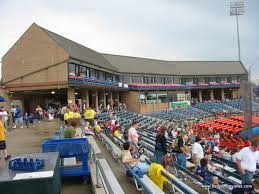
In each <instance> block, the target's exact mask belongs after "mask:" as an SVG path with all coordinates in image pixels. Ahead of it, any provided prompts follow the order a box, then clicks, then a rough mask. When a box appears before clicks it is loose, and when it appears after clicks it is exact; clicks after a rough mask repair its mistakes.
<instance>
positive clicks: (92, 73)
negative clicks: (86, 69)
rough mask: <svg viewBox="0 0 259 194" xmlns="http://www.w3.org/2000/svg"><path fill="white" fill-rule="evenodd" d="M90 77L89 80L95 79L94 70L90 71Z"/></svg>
mask: <svg viewBox="0 0 259 194" xmlns="http://www.w3.org/2000/svg"><path fill="white" fill-rule="evenodd" d="M90 77H91V78H96V73H95V70H94V69H90Z"/></svg>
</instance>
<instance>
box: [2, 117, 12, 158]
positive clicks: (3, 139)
mask: <svg viewBox="0 0 259 194" xmlns="http://www.w3.org/2000/svg"><path fill="white" fill-rule="evenodd" d="M3 123H4V115H3V114H2V113H0V150H3V152H4V157H5V160H8V159H9V158H11V155H8V154H7V149H6V141H5V133H6V134H9V133H8V132H7V131H6V129H5V128H4V124H3Z"/></svg>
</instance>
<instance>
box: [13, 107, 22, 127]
mask: <svg viewBox="0 0 259 194" xmlns="http://www.w3.org/2000/svg"><path fill="white" fill-rule="evenodd" d="M22 115H23V113H22V108H20V107H19V106H18V105H17V106H16V109H15V113H14V118H15V125H14V126H13V128H14V129H16V127H17V125H18V124H21V128H23V118H22Z"/></svg>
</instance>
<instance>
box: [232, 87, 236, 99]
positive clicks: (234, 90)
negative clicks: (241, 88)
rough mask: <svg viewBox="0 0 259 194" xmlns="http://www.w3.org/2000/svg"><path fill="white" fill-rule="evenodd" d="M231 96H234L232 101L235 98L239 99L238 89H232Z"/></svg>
mask: <svg viewBox="0 0 259 194" xmlns="http://www.w3.org/2000/svg"><path fill="white" fill-rule="evenodd" d="M231 96H232V99H233V98H235V99H236V98H237V89H236V88H233V89H232V94H231Z"/></svg>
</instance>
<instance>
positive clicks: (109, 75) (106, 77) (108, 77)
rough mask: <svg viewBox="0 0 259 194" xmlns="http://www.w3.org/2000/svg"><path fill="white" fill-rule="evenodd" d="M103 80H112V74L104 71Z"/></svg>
mask: <svg viewBox="0 0 259 194" xmlns="http://www.w3.org/2000/svg"><path fill="white" fill-rule="evenodd" d="M105 80H107V81H112V74H110V73H105Z"/></svg>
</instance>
